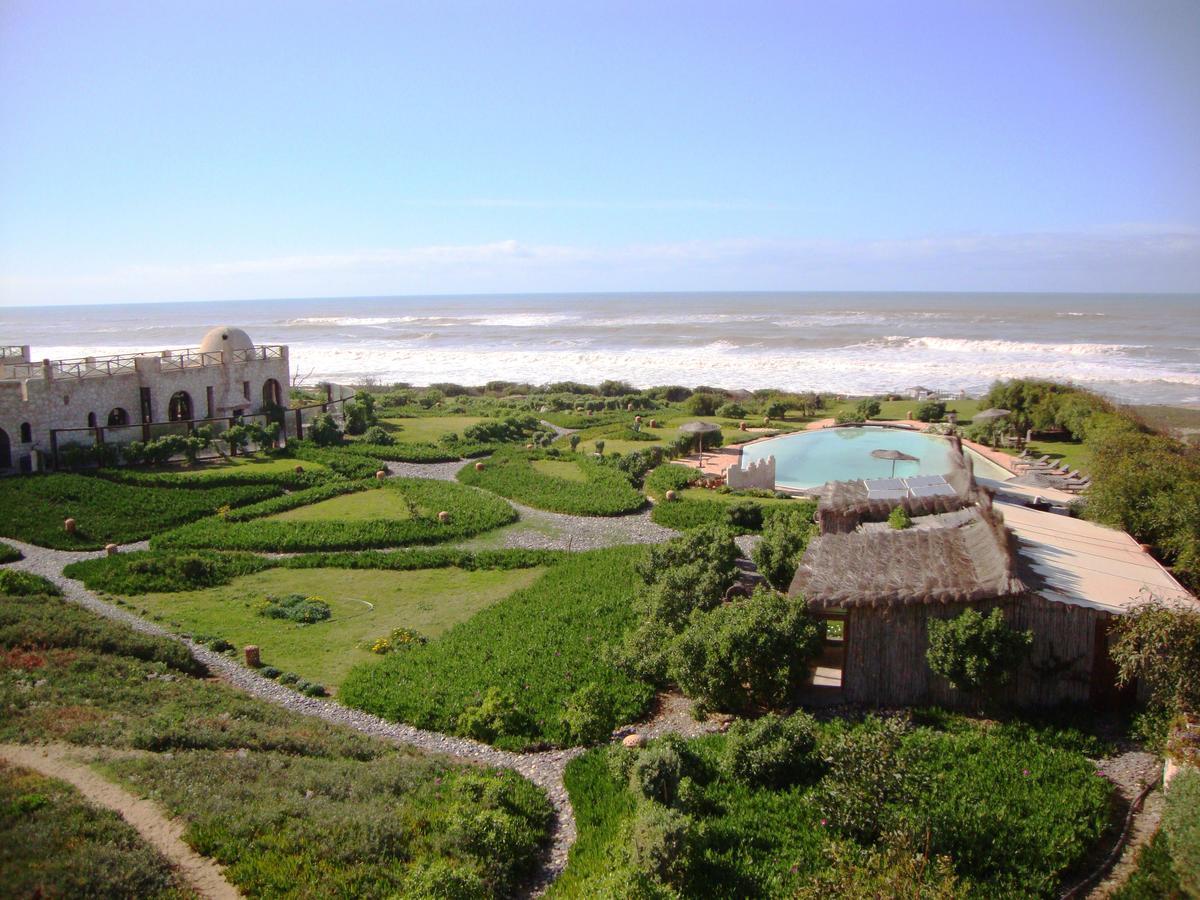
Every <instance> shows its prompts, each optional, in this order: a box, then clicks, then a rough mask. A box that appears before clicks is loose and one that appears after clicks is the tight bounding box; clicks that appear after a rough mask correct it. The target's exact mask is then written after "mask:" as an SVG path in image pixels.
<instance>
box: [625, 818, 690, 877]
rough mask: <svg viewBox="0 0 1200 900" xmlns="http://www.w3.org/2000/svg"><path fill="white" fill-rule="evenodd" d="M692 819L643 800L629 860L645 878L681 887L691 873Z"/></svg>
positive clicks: (635, 821)
mask: <svg viewBox="0 0 1200 900" xmlns="http://www.w3.org/2000/svg"><path fill="white" fill-rule="evenodd" d="M691 827H692V820H691V819H690V818H688V816H686V815H684V814H683V813H681V812H678V811H677V810H674V809H668V808H667V807H665V806H662V805H660V804H658V803H650V802H644V803H639V804H638V808H637V813H636V814H635V815H634V818H633V822H632V824H631V826H630V830H629V841H628V847H629V863H630V865H631V866H632V867H633V869H634V871H635V872H637V873H638V874H639V875H641V876H642V877H645V878H648V879H650V880H651V881H654V882H656V883H658V884H663V885H670V886H673V887H675V886H678V885H679V884H680V882H681V881H682V880H683V876H684V875H685V874H686V873H687V864H688V840H689V832H690V830H691Z"/></svg>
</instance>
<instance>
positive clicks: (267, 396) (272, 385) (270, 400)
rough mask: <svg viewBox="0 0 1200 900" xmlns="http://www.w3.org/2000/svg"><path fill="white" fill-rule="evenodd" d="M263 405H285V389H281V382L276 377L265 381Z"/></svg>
mask: <svg viewBox="0 0 1200 900" xmlns="http://www.w3.org/2000/svg"><path fill="white" fill-rule="evenodd" d="M263 406H283V391H281V390H280V389H279V382H278V381H276V380H275V379H274V378H268V379H267V380H266V381H265V382H263Z"/></svg>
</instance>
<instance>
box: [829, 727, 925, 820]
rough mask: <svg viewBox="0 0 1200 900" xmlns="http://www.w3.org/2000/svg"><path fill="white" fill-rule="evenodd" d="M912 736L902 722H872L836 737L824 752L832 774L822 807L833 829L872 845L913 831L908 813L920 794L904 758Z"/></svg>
mask: <svg viewBox="0 0 1200 900" xmlns="http://www.w3.org/2000/svg"><path fill="white" fill-rule="evenodd" d="M907 731H908V726H907V724H906V723H905V722H904V721H902V720H900V719H894V718H893V719H878V718H875V717H873V716H872V717H868V718H867V719H866V720H864V721H863V722H862V724H860V725H858V726H856V727H854V728H852V729H849V730H847V731H844V732H842V733H841V734H838V735H835V736H834V737H833V739H832V740H830V741H829V742H828V743H827V745H826V746H825V747H823V748H822V752H823V755H824V757H825V759H826V760H827V764H828V773H827V774H826V776H825V778H824V779H822V781H821V784H820V787H819V791H818V803H819V804H820V807H821V812H822V814H823V815H824V816H825V818H826V820H827V822H828V823H829V826H830V827H831V828H834V829H837V830H838V831H841V832H842V833H843V834H846V835H848V836H850V837H853V838H854V839H855V840H858V841H861V842H863V843H872V842H874V841H875V840H876V839H878V837H879V836H880V835H881V834H883V833H884V832H891V831H905V830H911V829H908V828H905V827H902V825H907V824H908V822H907V819H906V813H905V812H904V808H905V807H906V805H907V804H908V803H909V802H910V801H912V800H913V799H915V797H916V795H917V794H918V793H920V791H921V787H922V786H921V785H920V784H919V783H918V779H916V778H914V777H913V773H912V769H911V766H910V764H909V759H908V757H906V756H905V755H904V754H902V753H901V752H900V747H901V740H902V738H903V737H904V735H905V733H906V732H907Z"/></svg>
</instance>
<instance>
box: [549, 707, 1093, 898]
mask: <svg viewBox="0 0 1200 900" xmlns="http://www.w3.org/2000/svg"><path fill="white" fill-rule="evenodd" d="M566 784H567V788H568V791H569V792H570V795H571V800H572V804H573V806H574V808H575V812H576V817H577V822H578V827H579V838H578V842H577V844H576V847H575V850H574V851H573V853H572V856H571V860H570V863H569V865H568V868H567V871H566V872H565V873H564V874H563V876H562V878H561V879H560V880H559V881H558V882H557V883H556V884H555V885H554V886H553V888H552V889H551V896H558V897H583V896H595V895H597V894H602V893H604V891H605V890H607V891H609V892H610V893H611V894H613V895H626V896H633V895H639V894H638V892H639V890H640V891H643V892H644V891H645V890H646V886H647V885H649V887H650V891H649V895H650V896H666V897H675V896H687V897H725V896H793V895H797V894H800V895H803V896H815V894H814V893H812V890H813V888H814V885H821V884H825V885H838V889H839V891H840V893H839V894H837V895H838V896H876V893H875V891H874V890H873V888H874V889H878V887H879V885H880V884H881V883H883V884H886V883H887V882H888V880H889V878H894V877H896V875H897V873H898V872H904V871H907V872H908V873H909V874H910V876H916V877H917V880H918V883H921V882H922V881H925V882H926V883H928V884H929V885H930V886H931V889H930V890H929V891H924V890H922V891H918V892H912V888H913V884H912V883H911V882H909V883H907V884H905V885H904V887H905V890H906V891H909V892H910V893H906V894H904V895H905V896H938V897H940V896H947V897H949V896H962V895H970V896H976V895H978V896H985V897H986V896H995V897H1001V896H1054V895H1055V894H1056V892H1057V891H1058V889H1059V886H1060V882H1061V880H1062V879H1063V876H1064V875H1065V874H1066V873H1067V872H1068V871H1070V870H1071V868H1072V866H1074V865H1077V864H1078V863H1079V862H1080V861H1081V860H1082V859H1083V858H1084V857H1085V856H1086V854H1087V852H1088V851H1089V849H1091V847H1092V846H1093V845H1094V844H1095V842H1096V840H1097V839H1098V838H1099V837H1100V835H1101V833H1102V832H1103V830H1104V828H1105V826H1106V825H1107V823H1108V819H1109V802H1110V795H1111V793H1112V788H1111V785H1110V784H1109V783H1108V782H1107V781H1106V780H1105V779H1103V778H1100V777H1098V776H1097V774H1096V772H1095V770H1094V767H1093V766H1092V764H1091V763H1090V762H1088V760H1087V759H1085V758H1084V757H1083V756H1081V755H1080V754H1078V753H1072V752H1070V751H1065V750H1060V749H1057V748H1053V747H1048V746H1046V745H1044V744H1042V743H1039V742H1037V741H1035V740H1030V739H1022V738H1012V737H1007V736H1003V735H999V734H994V733H992V732H991V731H990V730H989V729H987V728H986V727H984V726H975V727H972V728H970V729H969V730H966V731H961V732H954V733H946V732H939V731H936V730H934V729H931V728H912V727H910V726H907V725H905V724H904V723H902V722H889V721H881V720H877V719H867V720H865V721H863V722H861V723H859V724H849V723H846V722H844V721H841V720H834V721H833V722H830V723H818V722H815V721H813V720H812V719H810V718H809V717H807V716H805V715H803V714H798V715H796V716H790V717H786V718H769V719H767V720H765V721H764V720H759V721H758V722H748V723H739V724H737V725H735V727H734V729H731V732H730V733H729V734H727V735H715V736H709V737H703V738H698V739H694V740H690V741H684V740H682V739H680V738H677V737H670V738H664V739H660V740H659V741H654V742H651V743H650V745H649V746H648V747H646V748H645V749H642V750H638V751H632V750H628V749H625V748H622V747H608V748H600V749H596V750H593V751H591V752H589V753H588V754H586V755H585V756H583V757H581V758H580V759H577V760H575V761H573V762H572V763H571V764H570V765H569V766H568V768H567V773H566ZM839 803H840V804H842V805H843V806H844V807H845V809H844V810H843V809H841V808H839V807H838V806H837V804H839ZM852 810H855V811H857V813H856V814H855V815H852V816H847V815H845V813H846V812H847V811H852ZM864 820H865V821H867V822H868V823H869V827H867V828H865V829H863V828H859V827H858V826H859V823H861V822H862V821H864ZM906 853H907V854H909V855H911V854H912V853H916V854H918V856H919V857H923V856H924V854H928V855H929V857H930V860H929V862H928V863H927V864H925V865H920V866H916V867H913V866H908V867H907V868H906V867H905V864H904V857H905V854H906ZM935 886H936V887H937V888H938V891H940V892H933V891H932V887H935ZM889 895H890V894H889Z"/></svg>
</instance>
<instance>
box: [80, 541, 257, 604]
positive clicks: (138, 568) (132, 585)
mask: <svg viewBox="0 0 1200 900" xmlns="http://www.w3.org/2000/svg"><path fill="white" fill-rule="evenodd" d="M270 565H271V563H270V562H268V561H267V560H264V559H261V558H259V557H256V556H248V555H246V554H241V553H236V554H235V553H213V552H210V551H204V550H197V551H192V552H189V553H170V552H163V551H154V550H144V551H138V552H136V553H118V554H117V555H116V556H102V557H98V558H96V559H87V560H82V561H80V562H76V563H71V564H70V565H69V566H67V567H66V568H65V569H63V574H64V575H66V576H67V577H68V578H78V579H80V580H81V581H82V582H83V583H84V584H85V585H86V586H87V587H88V588H90V589H91V590H94V591H105V592H107V593H109V594H151V593H154V594H159V593H172V592H175V591H194V590H199V589H202V588H209V587H217V586H218V585H223V584H229V583H230V582H231V581H233V579H234V578H236V577H238V576H239V575H249V574H251V573H252V572H258V571H261V570H262V569H265V568H268V567H269V566H270Z"/></svg>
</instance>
